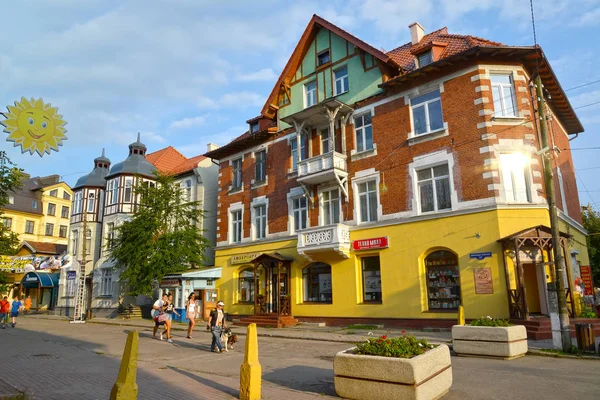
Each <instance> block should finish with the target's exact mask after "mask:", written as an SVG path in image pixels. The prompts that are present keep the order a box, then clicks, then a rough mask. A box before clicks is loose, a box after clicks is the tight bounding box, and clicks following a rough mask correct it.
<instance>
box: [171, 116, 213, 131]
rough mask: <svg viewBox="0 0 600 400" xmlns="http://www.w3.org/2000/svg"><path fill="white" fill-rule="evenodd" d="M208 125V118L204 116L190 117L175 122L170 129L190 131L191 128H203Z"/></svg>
mask: <svg viewBox="0 0 600 400" xmlns="http://www.w3.org/2000/svg"><path fill="white" fill-rule="evenodd" d="M205 123H206V118H205V117H202V116H198V117H189V118H183V119H180V120H177V121H173V122H172V123H171V124H170V125H169V129H170V130H175V129H189V128H196V127H198V126H202V125H204V124H205Z"/></svg>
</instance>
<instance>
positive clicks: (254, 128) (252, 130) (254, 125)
mask: <svg viewBox="0 0 600 400" xmlns="http://www.w3.org/2000/svg"><path fill="white" fill-rule="evenodd" d="M256 132H258V122H254V123H252V124H250V133H256Z"/></svg>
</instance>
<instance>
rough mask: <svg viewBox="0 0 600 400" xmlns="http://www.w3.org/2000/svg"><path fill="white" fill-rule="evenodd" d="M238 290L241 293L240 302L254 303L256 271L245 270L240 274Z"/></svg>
mask: <svg viewBox="0 0 600 400" xmlns="http://www.w3.org/2000/svg"><path fill="white" fill-rule="evenodd" d="M238 290H239V292H240V297H239V298H238V302H240V303H254V271H253V270H252V269H245V270H243V271H242V272H240V275H239V277H238Z"/></svg>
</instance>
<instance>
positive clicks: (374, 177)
mask: <svg viewBox="0 0 600 400" xmlns="http://www.w3.org/2000/svg"><path fill="white" fill-rule="evenodd" d="M354 176H355V177H354V178H353V179H352V190H353V191H354V220H355V221H356V224H357V225H361V224H368V223H372V222H376V221H381V219H382V216H383V207H382V205H381V193H380V191H379V187H380V184H381V177H380V173H379V172H376V171H375V170H374V169H373V168H371V169H368V170H365V171H358V172H357V173H356V174H355V175H354ZM371 181H375V190H376V193H377V208H376V210H377V215H375V218H376V219H375V220H374V221H363V222H361V220H360V193H359V188H358V187H359V185H360V184H362V183H367V182H371Z"/></svg>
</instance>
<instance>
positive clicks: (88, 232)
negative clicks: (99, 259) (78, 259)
mask: <svg viewBox="0 0 600 400" xmlns="http://www.w3.org/2000/svg"><path fill="white" fill-rule="evenodd" d="M91 251H92V230H91V229H87V230H86V231H85V254H86V255H88V254H90V253H91Z"/></svg>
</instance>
